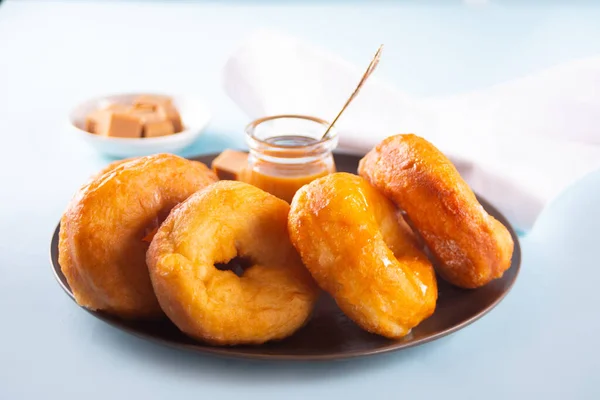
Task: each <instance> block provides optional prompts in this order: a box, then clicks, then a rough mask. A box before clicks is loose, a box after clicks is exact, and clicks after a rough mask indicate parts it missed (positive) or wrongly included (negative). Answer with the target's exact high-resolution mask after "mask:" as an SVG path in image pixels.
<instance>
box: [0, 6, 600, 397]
mask: <svg viewBox="0 0 600 400" xmlns="http://www.w3.org/2000/svg"><path fill="white" fill-rule="evenodd" d="M151 3H152V4H144V3H142V2H132V3H124V2H105V3H103V4H101V3H99V2H96V3H93V2H75V1H71V2H64V3H55V2H33V1H23V2H8V3H7V4H3V5H2V6H0V139H1V145H0V182H1V185H0V199H1V203H0V310H1V311H2V317H3V318H2V319H1V320H0V321H1V322H0V328H1V329H0V399H2V400H4V399H6V400H12V399H22V398H28V399H41V398H48V399H51V398H59V396H60V397H62V398H65V399H74V398H86V399H117V398H143V399H163V398H173V399H181V398H217V399H222V398H233V397H234V396H243V397H244V398H247V399H254V398H255V399H271V398H272V399H281V398H287V399H295V398H298V399H300V398H302V399H305V398H315V397H316V398H320V397H325V396H330V397H333V398H345V399H354V398H356V399H359V398H406V399H418V398H434V397H441V396H444V397H446V398H460V399H471V398H473V399H475V398H477V399H479V398H486V399H505V398H525V397H526V395H530V396H531V397H532V398H540V396H544V398H552V399H565V398H569V399H595V398H600V388H599V386H598V385H597V382H596V381H597V378H598V376H599V374H600V361H598V353H599V351H598V336H599V334H600V320H599V316H598V308H597V304H598V299H597V296H595V292H594V289H595V287H596V282H597V281H598V279H599V278H600V269H599V268H598V261H597V247H598V245H597V241H598V239H597V238H598V236H597V232H598V227H599V226H600V213H599V212H598V211H597V205H598V204H600V173H595V174H592V175H591V176H589V177H588V178H586V179H584V180H583V181H581V182H579V183H578V184H577V185H576V186H574V187H572V188H571V189H570V190H568V191H567V192H566V193H565V194H564V195H563V196H561V197H560V198H559V199H558V200H557V201H556V202H555V203H553V204H552V205H550V206H549V207H548V209H547V210H546V211H545V212H544V213H543V215H542V216H541V217H540V220H539V222H538V224H537V225H536V227H535V229H534V231H533V232H531V233H530V234H529V235H528V237H527V238H526V239H524V240H523V243H522V246H523V253H524V258H523V267H522V273H521V276H520V277H519V280H518V281H517V284H516V286H515V287H514V289H513V291H512V292H511V293H510V294H509V296H508V297H507V298H506V299H505V301H503V302H502V303H501V304H500V305H499V306H498V307H497V308H496V309H495V310H494V311H493V312H492V313H490V314H489V315H487V316H486V317H484V318H483V319H482V320H480V321H478V322H477V323H475V324H473V325H471V326H469V327H468V328H466V329H464V330H461V331H459V332H458V333H455V334H453V335H451V336H449V337H447V338H444V339H441V340H439V341H436V342H433V343H430V344H427V345H424V346H422V347H418V348H414V349H409V350H407V351H402V352H399V353H395V354H390V355H384V356H378V357H373V358H368V359H363V360H352V361H346V362H337V363H320V364H315V363H306V364H294V363H276V364H274V363H265V362H248V361H238V360H223V359H217V358H213V357H208V356H207V357H204V356H198V355H190V354H186V353H182V352H180V351H176V350H172V349H167V348H163V347H160V346H156V345H154V344H150V343H146V342H143V341H141V340H139V339H136V338H133V337H130V336H128V335H126V334H124V333H121V332H119V331H116V330H115V329H113V328H111V327H109V326H107V325H106V324H104V323H102V322H100V321H98V320H96V319H94V318H93V317H91V316H89V315H88V314H87V313H85V312H83V311H82V310H80V309H78V308H77V307H76V306H75V304H73V302H71V301H70V300H69V299H68V298H67V296H65V295H64V294H63V293H62V292H61V290H60V288H59V287H58V285H57V284H56V283H55V282H54V279H53V277H52V274H51V270H50V266H49V260H48V246H49V242H50V237H51V233H52V231H53V229H54V227H55V224H56V223H57V221H58V219H59V217H60V215H61V213H62V211H63V209H64V207H65V205H66V203H67V201H68V200H69V198H70V197H71V195H72V194H73V192H74V191H75V190H76V188H77V187H78V186H79V185H80V184H81V183H82V182H83V181H84V180H85V179H86V178H87V177H88V176H89V175H90V174H91V173H93V172H95V171H96V170H98V169H99V168H100V167H101V166H103V165H105V164H106V163H107V162H108V160H107V159H106V158H104V157H102V156H100V155H98V154H96V153H95V152H94V151H93V150H92V149H90V148H88V147H87V146H85V145H84V144H83V143H81V142H79V141H77V140H76V139H75V138H73V137H70V136H69V135H68V133H67V131H66V130H65V119H66V113H67V112H68V109H69V108H70V107H71V106H73V105H74V104H75V103H76V102H77V101H79V100H81V99H85V98H87V97H90V96H95V95H97V94H101V93H112V92H123V91H128V90H136V89H143V90H157V91H167V92H175V93H176V92H180V93H192V94H197V95H201V96H203V97H205V98H206V99H208V100H209V102H210V104H211V105H212V107H213V111H214V119H213V121H212V123H211V126H210V128H209V129H208V131H207V133H206V135H204V136H203V137H202V138H201V139H200V140H199V141H198V142H197V143H195V144H194V145H193V146H192V147H191V148H189V149H187V150H186V151H185V152H183V154H184V155H194V154H200V153H208V152H213V151H216V150H221V149H222V148H224V147H225V146H240V145H241V142H240V141H239V138H240V137H241V131H242V127H243V126H244V125H245V124H246V122H247V121H246V119H245V117H244V116H243V115H242V114H241V113H240V112H239V111H238V110H237V109H236V108H235V106H234V105H233V103H232V102H231V101H230V100H229V99H228V98H227V97H226V96H225V94H224V93H223V91H222V90H221V87H220V72H221V67H222V65H223V63H224V62H225V60H226V57H227V55H228V54H230V53H231V52H232V51H233V49H234V48H235V47H236V46H237V44H238V43H239V41H240V40H241V39H242V38H243V37H244V35H245V34H247V33H249V32H251V31H252V30H253V29H255V28H258V27H271V28H276V29H281V30H284V31H286V32H288V33H291V34H295V35H298V36H300V37H303V38H305V39H308V40H311V41H314V42H316V43H319V44H321V45H322V46H325V47H327V48H330V49H332V50H334V51H336V52H338V53H339V54H341V55H342V56H344V57H346V58H348V59H349V60H351V61H354V62H356V63H359V64H364V62H365V58H368V57H369V56H370V55H371V54H372V51H373V49H374V48H375V47H376V46H377V45H378V44H379V43H380V42H384V43H385V44H386V54H385V59H384V62H382V63H381V65H380V67H379V68H378V72H377V73H378V74H379V75H380V76H381V77H382V78H385V79H387V80H389V81H391V82H393V83H395V84H396V85H397V86H398V87H400V88H402V89H403V90H406V91H408V92H410V93H413V94H416V95H430V94H446V93H448V94H449V93H456V92H459V91H464V90H470V89H475V88H479V87H484V86H487V85H490V84H493V83H496V82H499V81H502V80H505V79H510V78H512V77H516V76H521V75H523V74H525V73H528V72H533V71H535V70H537V69H539V68H542V67H546V66H550V65H552V64H555V63H557V62H561V61H566V60H570V59H574V58H577V57H582V56H588V55H596V54H599V53H600V7H599V6H592V5H591V4H593V2H586V3H585V4H584V3H578V5H573V6H564V5H557V3H556V2H553V3H551V4H549V5H548V3H546V5H543V3H544V2H535V3H528V5H523V4H522V3H521V5H518V4H516V2H506V1H505V2H502V3H501V4H500V5H494V4H492V5H491V6H487V7H473V6H465V5H461V3H460V2H453V3H452V4H451V5H449V3H446V5H442V4H441V3H440V2H436V3H433V2H431V3H428V4H435V5H422V4H421V3H425V2H404V3H402V5H394V4H393V3H392V2H381V3H376V2H369V5H366V3H365V2H352V3H349V4H347V5H343V4H340V3H341V2H333V4H331V3H318V2H308V3H307V4H306V5H301V4H299V3H287V4H286V5H278V4H275V2H262V3H260V4H258V5H253V6H250V5H244V4H242V2H224V3H223V4H221V5H218V4H216V3H215V2H204V3H196V4H191V3H186V2H177V3H172V4H163V3H159V2H151ZM599 90H600V88H599ZM549 179H550V177H549Z"/></svg>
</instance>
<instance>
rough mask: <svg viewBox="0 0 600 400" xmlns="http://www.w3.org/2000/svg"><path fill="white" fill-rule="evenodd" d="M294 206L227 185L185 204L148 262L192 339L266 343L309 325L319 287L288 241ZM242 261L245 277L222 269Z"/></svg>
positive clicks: (165, 301) (170, 310)
mask: <svg viewBox="0 0 600 400" xmlns="http://www.w3.org/2000/svg"><path fill="white" fill-rule="evenodd" d="M288 211H289V205H288V203H286V202H285V201H283V200H280V199H278V198H277V197H275V196H273V195H271V194H269V193H267V192H264V191H262V190H261V189H258V188H256V187H254V186H251V185H249V184H246V183H242V182H236V181H220V182H218V183H215V184H213V185H211V186H210V187H208V188H206V189H204V190H201V191H200V192H198V193H196V194H194V195H192V196H191V197H190V198H189V199H188V200H187V201H185V202H183V203H182V204H180V205H179V206H178V207H177V208H176V209H174V210H173V212H172V213H171V214H170V215H169V217H168V218H167V219H166V220H165V222H164V223H163V224H162V225H161V227H160V229H159V230H158V232H157V233H156V236H154V239H153V240H152V244H151V245H150V249H149V250H148V255H147V261H148V266H149V270H150V277H151V278H152V284H153V286H154V291H155V293H156V295H157V297H158V301H159V302H160V305H161V306H162V309H163V310H164V311H165V313H166V314H167V316H168V317H169V318H170V319H171V321H173V323H174V324H175V325H177V327H178V328H179V329H180V330H181V331H182V332H184V333H186V334H187V335H189V336H191V337H193V338H195V339H199V340H202V341H205V342H208V343H211V344H214V345H237V344H261V343H264V342H267V341H270V340H277V339H283V338H285V337H287V336H290V335H291V334H292V333H294V332H295V331H296V330H297V329H298V328H300V327H301V326H303V325H304V324H305V322H306V321H307V320H308V318H309V316H310V315H311V312H312V310H313V307H314V305H315V301H316V299H317V297H318V293H319V290H318V287H317V286H316V284H315V283H314V281H313V280H312V278H311V276H310V274H309V273H308V271H307V270H306V269H305V268H304V266H303V265H302V262H301V260H300V257H299V256H298V253H297V252H296V250H295V249H294V247H293V246H292V245H291V243H290V241H289V238H288V234H287V215H288ZM236 257H241V258H242V259H245V260H246V262H247V263H248V264H250V266H249V267H248V268H247V269H245V270H244V272H243V275H242V276H241V277H240V276H238V275H236V274H235V273H233V272H232V271H229V270H219V269H217V268H216V267H215V264H225V263H228V262H229V261H231V260H233V259H234V258H236Z"/></svg>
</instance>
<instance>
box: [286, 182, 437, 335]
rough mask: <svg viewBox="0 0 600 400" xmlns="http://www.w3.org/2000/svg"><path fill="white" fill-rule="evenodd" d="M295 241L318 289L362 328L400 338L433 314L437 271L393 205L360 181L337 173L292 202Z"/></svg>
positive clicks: (303, 190)
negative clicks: (330, 296) (329, 295)
mask: <svg viewBox="0 0 600 400" xmlns="http://www.w3.org/2000/svg"><path fill="white" fill-rule="evenodd" d="M288 229H289V233H290V238H291V240H292V243H293V244H294V246H295V247H296V249H297V250H298V252H299V253H300V255H301V256H302V261H303V262H304V264H305V265H306V267H307V268H308V270H309V271H310V273H311V274H312V276H313V277H314V278H315V280H316V281H317V283H318V284H319V286H320V287H321V288H322V289H323V290H325V291H326V292H328V293H329V294H331V295H332V297H333V298H334V299H335V301H336V302H337V304H338V305H339V307H340V308H341V310H342V311H343V312H344V313H345V314H346V315H347V316H348V317H349V318H350V319H352V320H353V321H354V322H356V323H357V324H358V325H359V326H361V327H362V328H363V329H365V330H367V331H369V332H372V333H376V334H379V335H383V336H386V337H389V338H400V337H403V336H405V335H407V334H408V333H409V332H410V330H411V329H412V328H413V327H415V326H416V325H418V324H419V323H420V322H421V321H423V320H424V319H426V318H427V317H429V316H430V315H431V314H433V312H434V310H435V306H436V301H437V283H436V278H435V273H434V270H433V267H432V265H431V263H430V262H429V260H428V259H427V257H426V256H425V254H424V253H423V252H422V251H421V249H420V248H419V246H418V244H417V241H416V238H415V237H414V235H413V233H412V231H411V230H410V227H409V226H408V225H407V224H406V222H405V221H404V220H403V219H402V216H401V215H400V213H399V211H398V210H397V209H396V207H395V206H394V205H393V204H392V203H391V202H390V201H389V200H388V199H387V198H385V197H384V196H383V195H382V194H380V193H379V192H378V191H377V190H376V189H375V188H373V187H372V186H371V185H369V184H368V183H367V181H365V180H364V179H363V178H361V177H359V176H356V175H352V174H348V173H335V174H331V175H328V176H325V177H323V178H319V179H317V180H314V181H312V182H311V183H309V184H308V185H305V186H303V187H302V188H300V190H299V191H298V192H297V193H296V195H295V196H294V199H293V200H292V205H291V210H290V215H289V220H288Z"/></svg>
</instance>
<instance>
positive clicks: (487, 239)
mask: <svg viewBox="0 0 600 400" xmlns="http://www.w3.org/2000/svg"><path fill="white" fill-rule="evenodd" d="M359 173H360V175H361V176H363V177H364V178H366V179H367V180H368V181H369V182H370V183H371V184H373V185H374V186H375V187H377V188H378V189H379V190H380V191H381V192H383V193H384V194H385V195H386V196H387V197H389V198H390V199H391V200H392V201H393V202H394V203H395V204H396V205H397V206H398V207H400V208H401V209H402V210H404V211H405V212H406V214H407V216H408V221H409V222H410V223H411V225H412V226H413V227H414V228H415V229H416V231H418V233H420V235H421V236H422V237H423V239H424V241H425V243H426V244H427V246H428V247H429V249H430V250H431V252H432V253H433V255H434V256H435V258H436V260H437V261H438V263H437V268H438V272H439V273H440V275H441V276H442V277H443V278H444V279H446V280H447V281H448V282H450V283H452V284H454V285H456V286H459V287H463V288H477V287H480V286H483V285H485V284H487V283H489V282H490V281H491V280H493V279H496V278H500V277H501V276H502V275H503V274H504V271H506V270H507V269H508V268H509V267H510V264H511V257H512V252H513V246H514V244H513V240H512V238H511V236H510V233H509V231H508V230H507V229H506V227H504V225H502V224H501V223H500V222H499V221H497V220H496V219H495V218H494V217H492V216H491V215H489V214H488V213H487V212H486V211H485V210H484V209H483V207H482V206H481V204H479V202H478V201H477V198H476V197H475V194H474V193H473V191H472V190H471V189H470V188H469V186H468V185H467V183H466V182H465V181H464V180H463V179H462V178H461V176H460V174H459V173H458V171H457V170H456V168H455V167H454V165H453V164H452V163H451V162H450V160H448V158H446V156H444V155H443V154H442V153H441V152H440V151H439V150H438V149H437V148H436V147H435V146H433V145H432V144H431V143H429V142H428V141H426V140H425V139H423V138H421V137H418V136H416V135H413V134H405V135H396V136H391V137H389V138H387V139H385V140H383V141H382V142H381V143H380V144H379V145H377V146H376V147H375V148H374V149H373V150H371V151H370V152H369V153H368V154H367V155H366V156H365V157H364V158H363V159H362V160H361V161H360V164H359Z"/></svg>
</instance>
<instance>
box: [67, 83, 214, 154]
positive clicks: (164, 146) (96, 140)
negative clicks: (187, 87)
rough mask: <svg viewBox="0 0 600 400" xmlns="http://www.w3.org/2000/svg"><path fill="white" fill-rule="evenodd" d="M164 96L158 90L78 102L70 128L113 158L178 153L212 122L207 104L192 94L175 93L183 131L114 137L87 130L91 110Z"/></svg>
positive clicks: (174, 97) (174, 98)
mask: <svg viewBox="0 0 600 400" xmlns="http://www.w3.org/2000/svg"><path fill="white" fill-rule="evenodd" d="M147 94H154V95H163V94H159V93H126V94H117V95H110V96H102V97H97V98H94V99H91V100H87V101H84V102H83V103H81V104H79V105H77V106H76V107H75V108H74V109H73V110H72V111H71V113H70V114H69V128H70V130H71V133H72V134H73V135H74V136H77V137H79V138H80V139H83V140H84V141H86V142H87V143H88V144H89V145H91V146H92V147H94V148H95V149H96V150H98V151H99V152H101V153H103V154H106V155H109V156H113V157H120V158H125V157H139V156H145V155H149V154H156V153H175V152H177V151H179V150H182V149H184V148H185V147H187V146H189V145H190V144H191V143H193V142H194V141H195V140H196V138H197V137H198V136H199V135H200V134H201V133H202V131H203V130H204V128H206V126H207V125H208V122H209V121H210V117H211V115H210V110H209V108H208V106H207V105H206V103H204V102H203V101H202V100H200V99H198V98H193V97H190V96H172V95H168V96H170V97H171V99H172V100H173V104H174V105H175V107H177V110H179V114H180V115H181V121H182V123H183V127H184V130H183V131H181V132H179V133H175V134H173V135H168V136H161V137H156V138H139V139H131V138H114V137H104V136H100V135H95V134H93V133H89V132H87V131H86V130H85V129H84V128H85V118H86V116H87V115H88V113H90V112H91V111H94V110H97V109H99V108H102V107H105V106H107V105H108V104H111V103H115V102H117V103H131V102H133V100H134V99H135V98H136V97H138V96H140V95H147Z"/></svg>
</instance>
